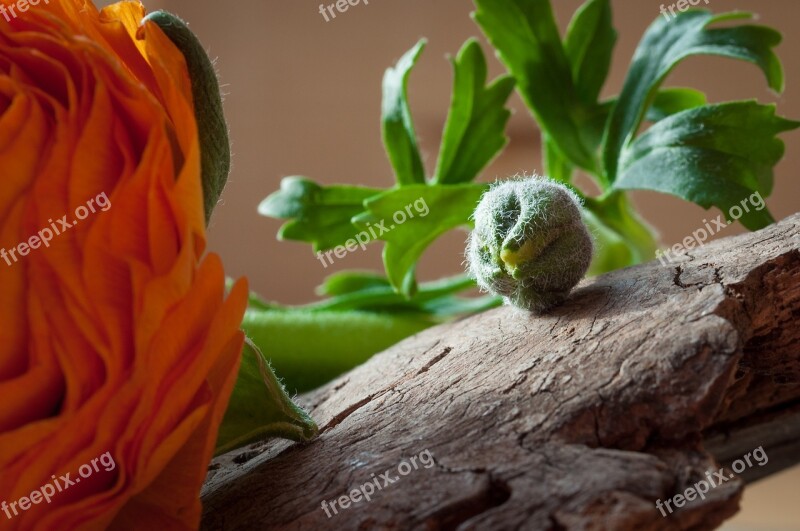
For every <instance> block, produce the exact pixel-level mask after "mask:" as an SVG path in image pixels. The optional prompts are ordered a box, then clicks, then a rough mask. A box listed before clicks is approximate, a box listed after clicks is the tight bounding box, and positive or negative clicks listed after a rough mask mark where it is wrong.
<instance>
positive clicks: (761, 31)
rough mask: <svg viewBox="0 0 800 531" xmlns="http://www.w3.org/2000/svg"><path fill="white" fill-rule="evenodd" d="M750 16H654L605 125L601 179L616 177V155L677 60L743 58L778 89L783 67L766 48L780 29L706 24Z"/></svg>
mask: <svg viewBox="0 0 800 531" xmlns="http://www.w3.org/2000/svg"><path fill="white" fill-rule="evenodd" d="M750 17H751V15H750V14H748V13H729V14H725V15H717V16H714V15H712V14H711V13H709V12H707V11H697V10H694V11H687V12H685V13H680V14H679V15H678V16H677V17H675V18H673V19H671V20H669V21H667V20H665V19H664V17H658V19H657V20H656V21H655V22H654V23H653V24H652V25H651V26H650V28H649V29H648V30H647V32H646V33H645V34H644V37H642V40H641V42H640V43H639V46H638V48H637V49H636V53H635V54H634V57H633V63H632V65H631V68H630V70H629V71H628V76H627V78H626V80H625V84H624V86H623V89H622V93H621V94H620V96H619V98H618V104H617V105H616V107H615V108H614V110H613V112H612V115H611V118H610V120H609V124H608V128H607V130H606V137H605V138H606V140H605V147H604V153H603V164H604V170H605V174H604V179H605V181H606V184H611V183H613V182H614V180H615V179H616V178H617V171H618V164H619V158H620V155H621V153H622V151H623V149H624V148H625V147H626V146H627V145H628V144H630V143H631V142H632V141H633V139H634V137H635V135H636V133H637V132H638V130H639V127H640V125H641V123H642V120H643V118H644V116H645V113H646V112H647V109H648V108H649V107H650V104H651V103H652V101H653V99H654V98H655V95H656V92H657V91H658V88H659V86H660V85H661V83H662V82H663V81H664V79H665V78H666V76H667V75H668V74H669V73H670V71H671V70H672V69H673V68H674V67H675V66H676V65H677V64H678V63H679V62H680V61H682V60H683V59H685V58H687V57H690V56H692V55H701V54H704V55H720V56H724V57H730V58H734V59H741V60H744V61H749V62H751V63H754V64H756V65H758V66H759V67H760V68H761V70H762V71H763V72H764V75H765V76H766V78H767V82H768V83H769V86H770V88H772V89H773V90H775V91H781V90H783V70H782V67H781V63H780V60H779V59H778V57H777V56H776V55H775V53H774V52H773V51H772V49H773V48H774V47H775V46H777V45H778V43H780V41H781V35H780V33H778V32H777V31H775V30H773V29H770V28H767V27H763V26H752V25H742V26H735V27H723V28H709V26H710V25H711V24H714V23H716V22H722V21H730V20H735V19H741V18H750Z"/></svg>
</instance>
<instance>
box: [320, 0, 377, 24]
mask: <svg viewBox="0 0 800 531" xmlns="http://www.w3.org/2000/svg"><path fill="white" fill-rule="evenodd" d="M361 2H362V0H336V3H334V4H328V5H327V6H326V5H325V4H320V5H319V13H320V15H322V16H323V18H325V22H330V21H331V20H332V19H334V18H336V12H337V11H338V12H339V13H344V12H346V11H347V10H348V9H350V8H351V7H355V6H357V5H358V4H360V3H361ZM363 2H364V5H365V6H368V5H369V0H363ZM334 8H336V10H335V11H334ZM329 15H330V16H329Z"/></svg>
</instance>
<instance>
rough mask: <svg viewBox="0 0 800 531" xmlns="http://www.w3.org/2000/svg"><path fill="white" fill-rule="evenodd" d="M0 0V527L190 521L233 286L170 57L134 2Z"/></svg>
mask: <svg viewBox="0 0 800 531" xmlns="http://www.w3.org/2000/svg"><path fill="white" fill-rule="evenodd" d="M0 5H2V6H3V9H0V248H2V252H0V256H1V257H0V503H2V505H0V529H3V530H4V529H37V530H38V529H41V530H53V529H58V530H60V529H101V528H105V527H111V528H112V529H134V528H135V529H152V530H161V529H184V528H196V527H197V526H198V525H199V520H200V501H199V490H200V487H201V484H202V482H203V479H204V477H205V472H206V466H207V463H208V461H209V459H210V457H211V454H212V452H213V448H214V443H215V438H216V434H217V428H218V426H219V424H220V421H221V419H222V416H223V413H224V410H225V408H226V405H227V401H228V399H229V396H230V393H231V390H232V387H233V385H234V381H235V378H236V374H237V369H238V365H239V354H240V351H241V347H242V341H243V336H242V334H241V332H240V331H239V324H240V322H241V318H242V315H243V313H244V309H245V306H246V299H247V288H246V286H245V283H244V282H243V281H242V282H239V283H238V284H237V285H236V287H235V288H234V289H233V291H232V292H231V294H230V295H229V296H228V298H227V300H225V295H224V275H223V270H222V266H221V264H220V260H219V258H218V257H217V256H215V255H208V256H205V258H204V257H203V252H204V247H205V227H204V212H203V194H202V186H201V175H200V158H199V157H200V155H199V150H200V147H199V143H198V129H197V123H196V121H195V117H194V114H193V102H192V95H191V86H190V79H189V74H188V72H187V68H186V64H185V61H184V58H183V56H182V54H181V53H180V52H179V51H178V49H177V48H176V47H175V46H174V45H173V44H172V42H171V41H170V40H169V39H168V38H167V37H166V36H165V35H164V33H163V32H162V31H161V30H160V29H159V28H158V27H157V26H155V25H154V24H152V23H146V24H145V25H144V27H143V28H141V29H140V28H139V26H140V23H141V20H142V17H143V16H144V9H143V8H142V6H141V5H140V4H139V3H136V2H122V3H119V4H116V5H114V6H111V7H108V8H105V9H103V10H102V11H98V10H97V9H96V8H95V7H94V6H93V5H92V3H91V2H89V1H84V0H49V1H48V0H39V1H38V2H36V3H34V2H33V0H28V1H27V3H26V4H24V5H26V6H27V9H25V10H24V11H20V9H19V5H20V4H19V3H17V2H12V1H11V0H0ZM12 5H13V6H15V7H16V8H15V9H14V10H13V14H14V15H15V16H11V13H12V10H11V6H12ZM101 456H102V457H101ZM112 463H113V465H112ZM65 476H66V477H65ZM51 491H55V492H53V493H52V494H51ZM36 492H38V493H39V494H38V495H37V494H33V495H32V493H36Z"/></svg>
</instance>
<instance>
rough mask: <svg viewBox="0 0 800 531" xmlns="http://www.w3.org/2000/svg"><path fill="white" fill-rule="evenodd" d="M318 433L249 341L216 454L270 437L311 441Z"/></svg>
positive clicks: (218, 440) (220, 432)
mask: <svg viewBox="0 0 800 531" xmlns="http://www.w3.org/2000/svg"><path fill="white" fill-rule="evenodd" d="M318 431H319V429H318V428H317V425H316V424H315V423H314V421H313V420H311V417H309V416H308V413H306V412H305V411H303V410H302V409H301V408H300V407H298V406H297V405H296V404H295V403H294V402H292V400H291V399H290V398H289V395H287V394H286V391H285V390H284V388H283V386H282V385H281V384H280V382H279V381H278V379H277V378H275V374H274V373H273V372H272V369H271V368H270V366H269V363H267V360H266V359H264V357H263V355H262V354H261V352H260V351H259V350H258V347H256V346H255V344H253V343H252V342H251V341H250V340H249V339H247V340H245V344H244V348H243V350H242V363H241V366H240V368H239V376H238V377H237V379H236V385H235V387H234V389H233V394H232V395H231V399H230V402H229V403H228V409H227V411H226V412H225V417H224V418H223V420H222V425H221V426H220V429H219V436H218V438H217V447H216V454H217V455H219V454H223V453H225V452H229V451H231V450H235V449H237V448H241V447H242V446H245V445H247V444H250V443H253V442H256V441H259V440H262V439H266V438H269V437H283V438H286V439H291V440H293V441H307V440H309V439H312V438H314V437H315V436H316V435H317V433H318Z"/></svg>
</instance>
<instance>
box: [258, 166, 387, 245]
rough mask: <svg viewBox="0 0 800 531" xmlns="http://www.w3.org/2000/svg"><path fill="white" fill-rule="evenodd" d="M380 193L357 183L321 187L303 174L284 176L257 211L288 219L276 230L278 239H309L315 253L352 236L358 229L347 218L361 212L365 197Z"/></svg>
mask: <svg viewBox="0 0 800 531" xmlns="http://www.w3.org/2000/svg"><path fill="white" fill-rule="evenodd" d="M380 192H381V190H378V189H375V188H365V187H361V186H344V185H334V186H326V187H322V186H320V185H318V184H317V183H315V182H313V181H311V180H309V179H306V178H304V177H286V178H284V179H283V180H282V181H281V188H280V190H278V191H277V192H274V193H272V194H271V195H269V196H268V197H267V198H266V199H264V200H263V201H262V202H261V204H260V205H259V207H258V212H259V213H260V214H261V215H262V216H268V217H272V218H278V219H289V220H290V221H289V222H287V223H285V224H284V225H283V226H282V227H281V229H280V231H279V232H278V239H280V240H296V241H303V242H309V243H311V244H313V246H314V251H315V252H318V251H324V250H327V249H331V248H333V247H336V246H337V245H342V244H344V243H345V242H346V241H347V240H349V239H350V238H353V237H354V235H355V234H356V233H357V232H358V231H357V230H356V228H355V227H354V226H353V224H352V223H351V222H350V218H352V217H353V216H355V215H357V214H359V213H360V212H363V210H364V208H363V206H362V203H363V202H364V200H365V199H367V198H369V197H372V196H374V195H376V194H379V193H380Z"/></svg>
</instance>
